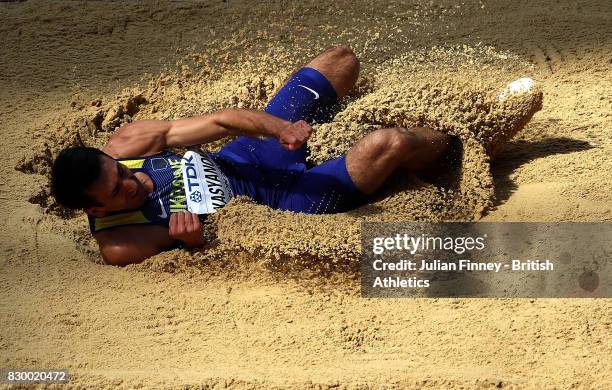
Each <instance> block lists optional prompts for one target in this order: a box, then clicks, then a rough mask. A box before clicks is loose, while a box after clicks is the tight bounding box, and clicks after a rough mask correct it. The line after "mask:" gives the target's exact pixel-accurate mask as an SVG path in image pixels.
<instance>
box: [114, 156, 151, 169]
mask: <svg viewBox="0 0 612 390" xmlns="http://www.w3.org/2000/svg"><path fill="white" fill-rule="evenodd" d="M119 162H120V163H121V164H123V165H125V166H126V167H128V168H130V169H131V168H142V166H143V165H144V162H145V160H144V158H143V159H140V160H121V161H119Z"/></svg>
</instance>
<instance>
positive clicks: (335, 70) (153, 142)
mask: <svg viewBox="0 0 612 390" xmlns="http://www.w3.org/2000/svg"><path fill="white" fill-rule="evenodd" d="M358 74H359V61H358V60H357V58H356V57H355V55H354V54H353V52H352V51H351V50H350V49H349V48H347V47H344V46H338V47H334V48H330V49H328V50H327V51H325V52H323V53H322V54H320V55H319V56H317V57H316V58H314V59H313V60H312V61H310V62H309V63H308V64H306V66H305V67H303V68H301V69H300V70H298V71H297V72H296V73H295V74H294V75H293V76H292V77H291V78H290V80H289V81H288V82H287V83H286V84H285V85H284V86H283V87H282V88H281V90H280V91H279V92H278V93H277V94H276V95H275V96H274V97H273V98H272V100H271V101H270V102H269V104H268V106H267V107H266V108H265V110H264V112H261V111H255V110H243V109H225V110H222V111H218V112H214V113H211V114H207V115H202V116H197V117H192V118H187V119H178V120H171V121H159V120H142V121H136V122H133V123H130V124H127V125H125V126H123V127H121V128H120V129H118V130H117V131H116V132H115V133H114V134H113V136H112V137H111V138H110V140H109V141H108V143H107V144H106V146H104V148H103V149H102V150H101V151H100V150H98V149H94V148H82V147H78V148H70V149H67V150H64V151H62V152H61V153H60V155H59V156H58V158H57V159H56V160H55V163H54V165H53V171H52V190H53V194H54V196H55V197H56V199H57V201H58V202H59V203H60V204H62V205H63V206H65V207H68V208H74V209H83V210H84V211H85V213H87V215H88V217H89V223H90V229H91V232H92V234H93V236H94V237H95V239H96V241H97V242H98V244H99V246H100V252H101V253H102V257H103V259H104V260H105V261H106V263H108V264H113V265H127V264H131V263H138V262H140V261H142V260H144V259H146V258H148V257H150V256H153V255H155V254H157V253H159V252H161V251H164V250H168V249H171V248H173V247H175V246H176V245H177V244H181V243H182V244H183V245H184V246H186V247H189V248H193V247H199V246H202V245H203V231H202V230H203V226H202V223H201V220H200V218H204V217H205V216H206V215H207V214H210V213H213V212H215V211H216V210H218V209H219V208H220V207H223V206H224V205H225V204H226V203H227V202H228V201H229V200H230V199H231V198H232V197H234V196H238V195H246V196H248V197H250V198H251V199H253V200H254V201H256V202H259V203H262V204H266V205H268V206H270V207H272V208H275V209H280V210H290V211H295V212H303V213H311V214H325V213H337V212H342V211H346V210H350V209H352V208H355V207H357V206H359V205H361V204H363V203H365V202H366V201H367V199H368V196H369V195H371V194H373V193H374V192H375V191H376V190H377V189H378V188H379V187H380V186H381V185H382V184H383V182H384V181H385V180H386V178H387V177H388V176H389V175H390V174H391V173H392V172H393V171H394V170H395V169H396V168H404V169H408V170H412V171H416V170H421V169H424V168H427V167H428V166H430V165H432V164H434V163H435V161H436V160H438V159H439V158H440V157H441V156H442V155H443V154H444V153H445V151H446V150H447V149H448V148H449V145H450V143H451V140H452V139H451V137H450V136H448V135H445V134H443V133H440V132H437V131H434V130H431V129H428V128H409V129H406V128H387V129H380V130H377V131H374V132H372V133H370V134H368V135H367V136H365V137H364V138H362V139H361V140H359V141H358V142H357V143H356V144H355V145H354V146H353V147H352V148H351V149H350V150H349V152H348V153H347V154H346V155H345V156H342V157H339V158H336V159H334V160H330V161H327V162H325V163H323V164H321V165H318V166H314V167H310V166H308V164H307V163H306V154H307V150H306V141H307V140H308V138H309V137H310V135H311V134H312V128H311V126H310V125H309V123H315V122H321V121H324V120H325V117H326V116H327V114H328V113H329V109H330V107H331V106H332V105H333V104H334V103H335V102H336V101H337V100H338V99H339V98H341V97H343V96H345V95H346V94H347V92H348V91H349V90H350V89H351V88H352V87H353V85H354V84H355V82H356V80H357V77H358ZM230 135H240V137H239V138H237V139H236V140H234V141H232V142H230V143H229V144H227V145H226V146H225V147H223V149H222V150H221V151H220V152H218V153H204V152H194V151H190V152H187V154H186V155H185V156H183V158H181V157H180V156H177V155H176V154H174V153H171V152H168V151H165V149H168V148H171V147H188V146H190V145H199V144H205V143H207V142H211V141H214V140H218V139H220V138H223V137H226V136H230ZM262 136H263V137H265V138H260V137H262ZM188 210H189V211H188Z"/></svg>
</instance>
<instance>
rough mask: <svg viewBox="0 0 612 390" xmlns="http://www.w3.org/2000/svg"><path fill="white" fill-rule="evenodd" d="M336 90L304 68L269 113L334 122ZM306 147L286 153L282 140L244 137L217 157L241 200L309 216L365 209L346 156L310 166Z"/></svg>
mask: <svg viewBox="0 0 612 390" xmlns="http://www.w3.org/2000/svg"><path fill="white" fill-rule="evenodd" d="M336 102H337V95H336V91H335V90H334V88H333V86H332V85H331V83H330V82H329V80H327V79H326V78H325V76H323V75H322V74H321V73H320V72H319V71H317V70H315V69H312V68H302V69H300V70H299V71H298V72H296V73H295V74H294V75H293V76H292V77H291V79H290V80H289V81H288V82H287V83H286V84H285V85H284V86H283V87H282V88H281V89H280V91H278V93H277V94H276V95H274V97H273V98H272V100H270V102H269V103H268V106H267V107H266V108H265V109H264V111H265V112H267V113H269V114H272V115H275V116H277V117H279V118H283V119H285V120H288V121H291V122H296V121H299V120H305V121H306V122H308V123H309V124H313V123H322V122H325V121H327V120H329V119H331V115H332V114H333V110H334V105H335V104H336ZM307 153H308V152H307V149H306V144H304V145H302V147H301V148H300V149H298V150H295V151H289V150H286V149H285V148H283V147H282V146H281V144H280V143H279V141H278V140H277V139H276V138H265V139H259V138H250V137H240V138H238V139H236V140H235V141H232V142H230V143H229V144H227V145H226V146H225V147H224V148H223V149H221V151H220V152H219V153H216V154H213V157H214V158H215V160H216V161H217V163H218V164H219V165H220V166H221V169H222V170H223V171H224V172H225V174H226V175H227V177H228V179H229V181H230V184H231V186H232V189H233V191H234V194H235V195H246V196H248V197H250V198H251V199H253V200H254V201H256V202H258V203H261V204H265V205H268V206H270V207H272V208H274V209H280V210H289V211H294V212H302V213H308V214H328V213H338V212H343V211H347V210H350V209H353V208H355V207H358V206H360V205H362V204H364V203H365V202H366V200H367V197H366V196H365V195H364V194H363V193H362V192H361V191H360V190H359V189H358V188H357V187H356V186H355V184H354V183H353V181H352V179H351V177H350V176H349V174H348V171H347V169H346V161H345V157H344V156H342V157H339V158H336V159H334V160H330V161H326V162H324V163H323V164H320V165H317V166H314V167H309V166H308V164H307V162H306V156H307Z"/></svg>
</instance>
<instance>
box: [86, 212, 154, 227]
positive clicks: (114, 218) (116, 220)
mask: <svg viewBox="0 0 612 390" xmlns="http://www.w3.org/2000/svg"><path fill="white" fill-rule="evenodd" d="M148 222H149V220H148V219H147V218H146V217H145V216H144V214H143V213H142V211H132V212H129V213H121V214H116V215H109V216H108V217H102V218H96V222H95V229H96V232H97V231H98V230H102V229H108V228H111V227H116V226H122V225H133V224H138V223H148Z"/></svg>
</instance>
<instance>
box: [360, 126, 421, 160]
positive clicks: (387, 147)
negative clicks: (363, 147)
mask: <svg viewBox="0 0 612 390" xmlns="http://www.w3.org/2000/svg"><path fill="white" fill-rule="evenodd" d="M415 137H416V136H415V135H414V134H413V133H412V132H411V131H410V129H405V128H403V127H393V128H387V129H381V130H377V131H375V132H373V133H371V134H370V136H369V138H370V140H369V143H370V145H371V153H372V155H373V156H375V157H378V158H386V159H397V158H400V159H401V158H402V156H405V155H406V154H407V153H410V152H411V151H412V150H413V149H414V148H415V145H416V139H415Z"/></svg>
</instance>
